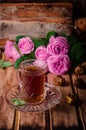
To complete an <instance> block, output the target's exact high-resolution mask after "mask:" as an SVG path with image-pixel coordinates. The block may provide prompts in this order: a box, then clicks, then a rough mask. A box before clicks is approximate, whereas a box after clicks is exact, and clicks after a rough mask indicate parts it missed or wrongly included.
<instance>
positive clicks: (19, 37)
mask: <svg viewBox="0 0 86 130" xmlns="http://www.w3.org/2000/svg"><path fill="white" fill-rule="evenodd" d="M23 37H25V36H24V35H19V36H16V38H15V42H16V44H18V42H19V39H21V38H23Z"/></svg>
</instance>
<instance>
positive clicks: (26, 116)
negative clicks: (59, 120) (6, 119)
mask: <svg viewBox="0 0 86 130" xmlns="http://www.w3.org/2000/svg"><path fill="white" fill-rule="evenodd" d="M20 128H21V129H22V130H26V129H37V130H45V115H44V112H21V119H20Z"/></svg>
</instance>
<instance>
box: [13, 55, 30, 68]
mask: <svg viewBox="0 0 86 130" xmlns="http://www.w3.org/2000/svg"><path fill="white" fill-rule="evenodd" d="M28 59H29V56H28V55H23V56H21V57H20V58H19V59H17V60H16V62H15V64H14V68H19V65H20V63H21V62H22V61H24V60H28Z"/></svg>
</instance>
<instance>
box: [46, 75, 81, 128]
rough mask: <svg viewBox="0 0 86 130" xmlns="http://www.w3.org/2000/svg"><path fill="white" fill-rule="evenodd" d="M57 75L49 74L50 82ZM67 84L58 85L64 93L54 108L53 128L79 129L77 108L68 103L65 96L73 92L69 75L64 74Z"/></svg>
mask: <svg viewBox="0 0 86 130" xmlns="http://www.w3.org/2000/svg"><path fill="white" fill-rule="evenodd" d="M54 77H55V75H53V74H49V83H51V84H52V83H53V79H54ZM62 77H64V78H65V80H66V85H65V86H63V87H59V86H56V87H58V88H59V89H60V90H61V93H62V99H61V102H60V104H58V105H57V106H56V107H54V108H53V129H59V130H62V129H76V130H79V127H78V120H77V114H76V109H75V107H74V106H71V105H69V104H67V102H66V100H65V97H66V95H68V94H69V93H72V90H71V84H70V78H69V75H68V74H67V75H63V76H62Z"/></svg>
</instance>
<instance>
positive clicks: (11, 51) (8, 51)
mask: <svg viewBox="0 0 86 130" xmlns="http://www.w3.org/2000/svg"><path fill="white" fill-rule="evenodd" d="M4 53H5V55H6V57H7V58H13V59H14V60H17V59H18V58H19V57H20V54H19V53H18V52H17V50H16V48H15V46H14V43H13V42H12V41H10V40H8V41H7V42H6V44H5V51H4Z"/></svg>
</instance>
